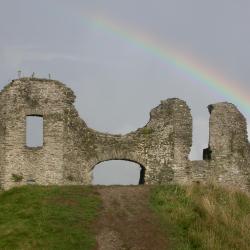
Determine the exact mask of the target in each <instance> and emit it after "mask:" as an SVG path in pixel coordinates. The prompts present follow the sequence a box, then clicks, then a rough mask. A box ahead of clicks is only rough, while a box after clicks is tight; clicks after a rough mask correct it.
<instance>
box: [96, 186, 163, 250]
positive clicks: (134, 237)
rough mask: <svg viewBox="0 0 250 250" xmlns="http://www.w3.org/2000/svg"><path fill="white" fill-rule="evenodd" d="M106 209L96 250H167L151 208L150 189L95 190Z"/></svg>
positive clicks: (138, 187) (98, 230)
mask: <svg viewBox="0 0 250 250" xmlns="http://www.w3.org/2000/svg"><path fill="white" fill-rule="evenodd" d="M96 188H97V192H98V193H99V194H100V196H101V199H102V202H103V208H102V212H101V215H100V217H99V219H98V221H97V222H96V225H95V228H96V230H97V232H96V234H97V243H98V245H97V248H96V250H128V249H129V250H164V249H167V248H168V247H167V245H168V244H167V240H166V235H165V234H164V233H163V232H162V231H161V229H160V226H159V221H158V219H157V218H156V217H155V216H154V214H153V213H152V211H151V210H150V208H149V191H150V187H149V186H108V187H103V186H102V187H96Z"/></svg>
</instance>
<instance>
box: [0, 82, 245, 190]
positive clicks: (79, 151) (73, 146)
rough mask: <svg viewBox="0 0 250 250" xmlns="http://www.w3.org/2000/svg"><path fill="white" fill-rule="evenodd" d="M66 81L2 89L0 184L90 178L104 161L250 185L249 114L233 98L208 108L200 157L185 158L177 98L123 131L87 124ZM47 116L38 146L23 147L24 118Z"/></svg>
mask: <svg viewBox="0 0 250 250" xmlns="http://www.w3.org/2000/svg"><path fill="white" fill-rule="evenodd" d="M74 100H75V96H74V93H73V92H72V90H71V89H69V88H67V87H66V86H65V85H64V84H62V83H60V82H58V81H54V80H48V79H36V78H22V79H18V80H13V81H12V82H11V83H10V84H8V85H7V86H6V87H5V88H4V89H3V90H2V91H1V92H0V185H1V187H2V188H4V189H8V188H11V187H13V186H17V185H23V184H26V183H28V182H30V181H32V182H34V183H38V184H43V185H49V184H56V185H65V184H91V180H92V176H91V173H92V170H93V168H94V167H95V166H96V165H97V164H98V163H100V162H103V161H107V160H127V161H132V162H136V163H138V164H139V165H140V166H141V168H142V171H141V179H140V183H141V184H142V183H145V184H162V183H168V182H177V183H189V182H193V181H202V182H206V181H208V180H210V179H212V180H215V181H216V182H218V183H222V184H225V185H234V186H238V187H239V188H242V189H248V188H249V186H250V184H249V183H250V181H249V172H250V171H249V169H250V166H249V165H250V164H249V158H250V157H249V156H250V154H249V142H248V140H247V129H246V120H245V118H244V117H243V116H242V114H241V113H240V112H239V111H238V110H237V108H236V107H235V106H234V105H233V104H229V103H219V104H214V105H210V106H209V111H210V112H211V116H210V123H209V124H210V135H209V144H208V148H207V149H205V150H204V160H203V161H190V160H189V158H188V156H189V153H190V148H191V146H192V116H191V113H190V109H189V107H188V106H187V104H186V103H185V102H184V101H182V100H180V99H177V98H173V99H168V100H165V101H162V102H161V104H160V105H159V106H158V107H156V108H154V109H153V110H152V111H151V112H150V120H149V122H148V124H146V126H144V127H143V128H139V129H137V130H136V131H134V132H131V133H129V134H127V135H111V134H106V133H100V132H97V131H95V130H93V129H91V128H88V127H87V125H86V123H85V122H84V121H83V120H82V119H81V118H80V117H79V115H78V113H77V111H76V109H75V107H74V104H73V103H74ZM29 115H35V116H41V117H43V120H44V143H43V146H42V147H39V148H30V147H27V146H26V141H25V136H26V124H25V120H26V117H27V116H29Z"/></svg>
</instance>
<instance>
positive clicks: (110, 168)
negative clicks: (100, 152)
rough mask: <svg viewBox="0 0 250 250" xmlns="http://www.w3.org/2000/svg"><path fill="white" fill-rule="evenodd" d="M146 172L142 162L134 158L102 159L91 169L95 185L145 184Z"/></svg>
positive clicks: (92, 181)
mask: <svg viewBox="0 0 250 250" xmlns="http://www.w3.org/2000/svg"><path fill="white" fill-rule="evenodd" d="M145 172H146V169H145V167H144V166H143V165H142V164H140V163H139V162H136V161H132V160H127V159H125V160H124V159H111V160H105V161H100V162H98V163H97V164H95V165H94V166H93V167H92V169H91V183H92V184H93V185H143V184H144V183H145ZM131 175H133V176H131ZM111 176H112V177H111ZM100 177H101V178H100ZM114 178H115V179H114Z"/></svg>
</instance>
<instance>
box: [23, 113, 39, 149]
mask: <svg viewBox="0 0 250 250" xmlns="http://www.w3.org/2000/svg"><path fill="white" fill-rule="evenodd" d="M26 146H28V147H42V146H43V117H42V116H36V115H29V116H26Z"/></svg>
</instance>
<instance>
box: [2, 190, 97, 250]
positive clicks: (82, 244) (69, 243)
mask: <svg viewBox="0 0 250 250" xmlns="http://www.w3.org/2000/svg"><path fill="white" fill-rule="evenodd" d="M99 208H100V200H99V197H98V196H97V195H96V194H95V193H94V191H93V189H91V188H90V187H80V186H64V187H54V186H53V187H41V186H25V187H21V188H13V189H11V190H10V191H7V192H3V193H0V249H5V250H8V249H11V250H13V249H21V250H22V249H23V250H29V249H32V250H34V249H53V250H54V249H58V250H59V249H60V250H66V249H92V248H93V247H94V246H95V236H94V235H93V232H92V229H91V223H92V222H93V220H94V219H95V217H96V216H97V213H98V210H99Z"/></svg>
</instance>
